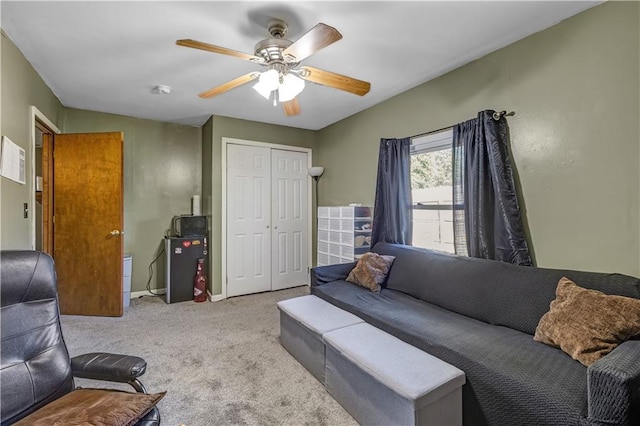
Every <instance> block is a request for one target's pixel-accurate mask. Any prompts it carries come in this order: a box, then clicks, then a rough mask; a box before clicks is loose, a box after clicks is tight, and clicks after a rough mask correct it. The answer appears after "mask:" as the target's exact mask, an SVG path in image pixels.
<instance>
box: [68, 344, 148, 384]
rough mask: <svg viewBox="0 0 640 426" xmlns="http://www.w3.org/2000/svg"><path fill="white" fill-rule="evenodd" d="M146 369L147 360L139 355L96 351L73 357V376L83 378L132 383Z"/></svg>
mask: <svg viewBox="0 0 640 426" xmlns="http://www.w3.org/2000/svg"><path fill="white" fill-rule="evenodd" d="M146 370H147V362H146V361H145V360H144V359H142V358H139V357H137V356H129V355H117V354H109V353H103V352H94V353H89V354H84V355H78V356H76V357H74V358H72V359H71V371H72V374H73V376H74V377H80V378H83V379H93V380H105V381H109V382H121V383H129V384H131V383H132V382H134V381H137V378H138V377H140V376H142V375H143V374H144V373H145V371H146ZM134 388H135V386H134ZM136 390H137V389H136Z"/></svg>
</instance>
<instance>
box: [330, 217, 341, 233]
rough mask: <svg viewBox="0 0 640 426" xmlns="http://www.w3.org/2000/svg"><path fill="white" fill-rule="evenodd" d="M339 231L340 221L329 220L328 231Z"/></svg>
mask: <svg viewBox="0 0 640 426" xmlns="http://www.w3.org/2000/svg"><path fill="white" fill-rule="evenodd" d="M339 230H340V219H329V231H339Z"/></svg>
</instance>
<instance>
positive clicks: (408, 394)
mask: <svg viewBox="0 0 640 426" xmlns="http://www.w3.org/2000/svg"><path fill="white" fill-rule="evenodd" d="M323 339H324V342H325V345H326V370H325V386H326V388H327V391H328V392H329V394H330V395H331V396H333V398H334V399H335V400H336V401H338V402H339V403H340V405H342V406H343V407H344V409H345V410H347V412H348V413H349V414H351V415H352V416H353V417H354V418H355V419H356V420H357V421H358V423H360V424H362V425H394V426H400V425H438V426H443V425H461V424H462V385H463V384H464V383H465V381H466V378H465V375H464V373H463V372H462V371H461V370H459V369H457V368H456V367H454V366H452V365H449V364H447V363H446V362H444V361H441V360H440V359H438V358H436V357H434V356H431V355H429V354H427V353H425V352H423V351H421V350H420V349H418V348H416V347H415V346H412V345H409V344H408V343H405V342H403V341H401V340H400V339H397V338H396V337H394V336H392V335H390V334H388V333H385V332H384V331H382V330H380V329H378V328H376V327H373V326H371V325H369V324H366V323H364V324H357V325H353V326H350V327H346V328H341V329H339V330H335V331H332V332H329V333H326V334H324V336H323Z"/></svg>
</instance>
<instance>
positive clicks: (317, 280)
mask: <svg viewBox="0 0 640 426" xmlns="http://www.w3.org/2000/svg"><path fill="white" fill-rule="evenodd" d="M354 266H356V262H351V263H339V264H337V265H327V266H317V267H315V268H311V287H316V286H319V285H322V284H326V283H330V282H332V281H338V280H344V279H345V278H347V276H349V272H351V270H352V269H353V267H354Z"/></svg>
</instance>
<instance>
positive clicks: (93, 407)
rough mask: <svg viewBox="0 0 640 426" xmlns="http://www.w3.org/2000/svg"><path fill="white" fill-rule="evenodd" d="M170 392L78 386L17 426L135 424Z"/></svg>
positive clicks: (117, 425)
mask: <svg viewBox="0 0 640 426" xmlns="http://www.w3.org/2000/svg"><path fill="white" fill-rule="evenodd" d="M165 394H166V392H160V393H155V394H146V393H131V392H123V391H118V390H112V389H76V390H74V391H72V392H69V393H68V394H66V395H64V396H63V397H61V398H58V399H56V400H55V401H53V402H50V403H49V404H47V405H45V406H44V407H42V408H40V409H39V410H38V411H36V412H34V413H31V414H30V415H28V416H27V417H25V418H23V419H22V420H20V421H19V422H17V423H14V425H15V426H27V425H29V426H50V425H65V426H71V425H102V426H131V425H135V424H136V423H137V422H138V420H140V419H141V418H142V417H144V416H145V415H146V414H147V413H148V412H149V411H151V409H152V408H153V406H154V405H156V404H157V403H158V401H160V400H161V399H162V397H164V395H165Z"/></svg>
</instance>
